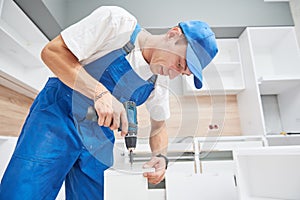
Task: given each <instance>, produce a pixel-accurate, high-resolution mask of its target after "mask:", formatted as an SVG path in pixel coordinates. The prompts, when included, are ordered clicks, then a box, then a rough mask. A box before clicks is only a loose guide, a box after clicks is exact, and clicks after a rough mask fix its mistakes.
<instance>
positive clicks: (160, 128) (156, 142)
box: [144, 119, 168, 184]
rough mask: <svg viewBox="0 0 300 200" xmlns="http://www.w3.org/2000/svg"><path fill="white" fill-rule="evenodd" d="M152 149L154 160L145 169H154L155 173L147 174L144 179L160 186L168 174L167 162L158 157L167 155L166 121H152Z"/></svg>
mask: <svg viewBox="0 0 300 200" xmlns="http://www.w3.org/2000/svg"><path fill="white" fill-rule="evenodd" d="M150 147H151V151H152V158H151V160H150V161H149V162H147V163H146V164H145V165H144V167H153V168H155V172H146V173H144V177H147V178H148V181H149V182H150V183H152V184H158V183H160V182H161V181H162V180H163V179H164V177H165V173H166V164H167V163H166V160H165V159H164V158H162V157H157V156H156V155H158V154H162V155H166V154H167V148H168V134H167V128H166V122H165V121H155V120H153V119H151V133H150Z"/></svg>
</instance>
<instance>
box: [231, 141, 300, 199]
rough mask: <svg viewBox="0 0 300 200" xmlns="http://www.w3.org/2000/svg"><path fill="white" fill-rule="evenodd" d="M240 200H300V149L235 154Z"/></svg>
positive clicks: (257, 149) (291, 148) (284, 148)
mask: <svg viewBox="0 0 300 200" xmlns="http://www.w3.org/2000/svg"><path fill="white" fill-rule="evenodd" d="M234 160H235V162H236V170H237V173H236V178H237V179H236V180H237V187H238V193H239V199H241V200H245V199H247V200H299V199H300V192H299V188H300V171H299V168H300V146H289V147H263V148H254V149H240V150H235V151H234Z"/></svg>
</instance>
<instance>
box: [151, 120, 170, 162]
mask: <svg viewBox="0 0 300 200" xmlns="http://www.w3.org/2000/svg"><path fill="white" fill-rule="evenodd" d="M150 147H151V151H152V155H153V156H156V155H158V154H163V155H167V148H168V134H167V128H166V122H165V121H155V120H153V119H151V132H150Z"/></svg>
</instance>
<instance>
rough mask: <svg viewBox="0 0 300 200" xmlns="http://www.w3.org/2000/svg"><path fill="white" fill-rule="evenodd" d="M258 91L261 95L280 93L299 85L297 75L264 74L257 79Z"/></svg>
mask: <svg viewBox="0 0 300 200" xmlns="http://www.w3.org/2000/svg"><path fill="white" fill-rule="evenodd" d="M258 85H259V91H260V94H262V95H271V94H281V93H282V92H284V91H286V90H289V89H291V88H294V87H296V86H297V85H300V75H299V76H279V75H277V76H264V77H260V78H259V79H258Z"/></svg>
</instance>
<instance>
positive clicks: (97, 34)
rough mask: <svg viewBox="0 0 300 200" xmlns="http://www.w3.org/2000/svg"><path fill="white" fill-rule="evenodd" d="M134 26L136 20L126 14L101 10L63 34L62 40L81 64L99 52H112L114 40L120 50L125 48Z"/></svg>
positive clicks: (117, 9)
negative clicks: (121, 47) (122, 47)
mask: <svg viewBox="0 0 300 200" xmlns="http://www.w3.org/2000/svg"><path fill="white" fill-rule="evenodd" d="M136 24H137V20H136V18H135V17H134V16H132V15H131V14H130V13H128V12H127V11H126V10H124V9H122V8H120V7H116V6H103V7H99V8H98V9H96V10H95V11H94V12H92V13H91V14H90V15H88V16H87V17H85V18H84V19H82V20H81V21H79V22H77V23H75V24H73V25H71V26H70V27H68V28H67V29H65V30H63V31H62V32H61V36H62V38H63V40H64V42H65V44H66V45H67V47H68V48H69V50H70V51H71V52H72V53H73V54H74V55H75V56H76V57H77V59H78V60H79V61H82V60H84V59H87V58H89V57H90V56H92V55H93V54H95V53H96V52H98V51H108V50H109V49H112V50H114V49H113V48H114V47H113V45H112V44H113V43H116V42H113V41H115V40H117V43H118V46H119V47H120V46H123V45H124V44H126V42H127V41H129V39H130V35H131V33H132V30H134V28H135V26H136ZM119 47H116V48H119ZM116 48H115V49H116Z"/></svg>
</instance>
